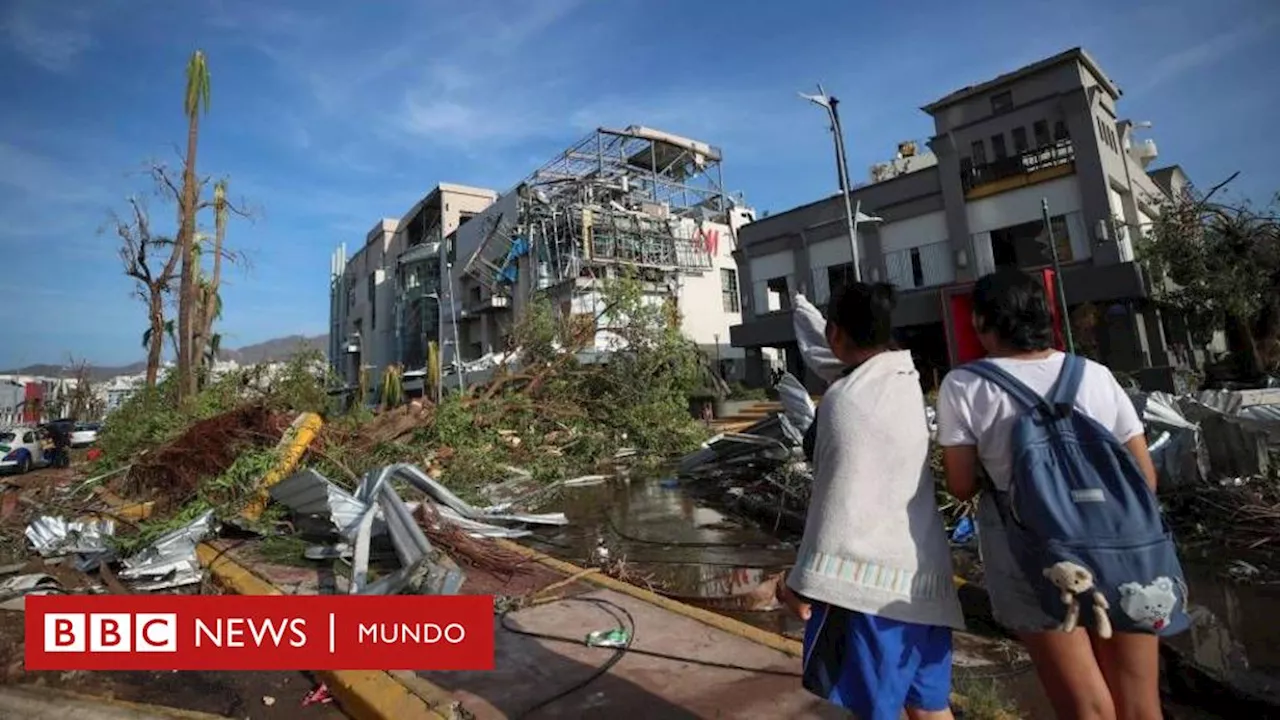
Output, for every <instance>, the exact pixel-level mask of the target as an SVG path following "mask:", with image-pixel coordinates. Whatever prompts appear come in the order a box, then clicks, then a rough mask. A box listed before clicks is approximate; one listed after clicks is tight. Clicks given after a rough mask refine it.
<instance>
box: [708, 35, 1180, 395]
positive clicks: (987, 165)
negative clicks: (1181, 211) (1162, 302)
mask: <svg viewBox="0 0 1280 720" xmlns="http://www.w3.org/2000/svg"><path fill="white" fill-rule="evenodd" d="M1120 96H1121V93H1120V89H1119V88H1118V87H1117V86H1116V85H1115V83H1114V82H1112V81H1111V80H1110V79H1109V78H1108V77H1107V76H1106V74H1105V73H1103V72H1102V70H1101V68H1099V67H1098V64H1097V63H1096V62H1095V61H1094V60H1093V59H1092V58H1091V57H1090V56H1089V54H1088V53H1086V52H1085V51H1083V50H1082V49H1080V48H1074V49H1071V50H1068V51H1066V52H1063V53H1061V54H1058V55H1055V56H1053V57H1050V58H1047V59H1045V60H1041V61H1039V62H1036V63H1033V64H1031V65H1028V66H1026V67H1023V68H1021V69H1018V70H1015V71H1013V72H1011V73H1008V74H1005V75H1001V76H999V77H997V78H995V79H993V80H990V81H987V82H984V83H981V84H978V85H974V86H971V87H966V88H964V89H961V90H958V91H956V92H953V93H951V94H949V95H947V96H946V97H944V98H942V99H940V100H937V101H936V102H933V103H930V104H928V105H926V106H925V107H924V108H923V110H924V111H925V112H927V113H929V114H930V115H931V116H932V117H933V119H934V132H935V134H934V136H933V137H932V139H930V140H929V141H928V145H929V148H930V151H931V152H924V153H921V152H917V149H916V147H915V145H914V143H903V144H902V145H901V146H899V154H898V157H897V158H895V159H894V160H893V161H890V162H888V163H881V164H879V165H877V166H875V167H873V168H872V170H871V180H872V182H871V183H869V184H866V185H862V186H860V187H856V188H854V189H853V191H852V196H853V198H854V199H855V200H856V201H858V202H859V203H860V206H861V209H862V211H863V212H864V213H866V214H867V215H868V216H870V217H871V218H873V219H870V220H868V221H864V222H861V223H860V225H859V227H858V231H857V235H858V239H857V242H858V247H859V259H860V264H861V265H862V268H861V270H862V276H863V278H864V279H865V280H872V281H888V282H892V283H894V284H895V285H897V286H898V288H899V290H900V300H899V306H898V309H897V315H896V316H895V325H897V326H899V327H900V332H901V335H902V338H903V340H904V341H905V343H906V344H907V345H908V346H909V347H910V348H911V349H912V350H913V351H914V352H915V354H916V357H917V360H918V362H919V363H920V364H921V366H922V370H923V371H924V374H925V375H926V382H931V381H932V376H937V375H940V374H941V373H942V372H943V371H945V369H946V368H947V367H949V365H950V358H951V357H952V356H953V351H954V347H953V346H954V344H955V342H954V340H952V339H950V338H951V337H952V336H951V334H950V333H949V327H948V323H949V320H950V319H949V318H948V317H947V316H948V315H949V314H950V311H949V310H948V309H947V308H948V307H949V306H950V305H949V301H948V298H949V296H950V295H951V294H954V293H956V292H962V291H963V290H964V288H966V287H967V285H968V284H970V283H972V281H974V280H976V279H977V278H978V277H981V276H982V275H984V274H986V273H989V272H991V271H993V270H995V269H996V268H1001V267H1007V266H1016V267H1020V268H1023V269H1025V270H1029V271H1030V270H1039V269H1043V268H1045V267H1047V266H1048V265H1049V264H1050V247H1049V244H1048V241H1047V235H1046V233H1045V228H1044V222H1043V220H1042V219H1041V218H1042V214H1041V202H1042V200H1045V201H1047V202H1048V206H1049V213H1050V216H1051V224H1052V227H1053V230H1054V237H1055V239H1056V244H1057V246H1058V252H1059V256H1060V260H1061V263H1062V267H1063V271H1062V279H1063V283H1064V285H1065V292H1066V296H1067V299H1068V302H1069V304H1070V305H1071V306H1072V308H1073V310H1074V309H1075V308H1078V307H1079V306H1081V305H1084V304H1086V303H1088V304H1090V305H1091V306H1092V307H1094V308H1095V309H1096V310H1097V314H1096V318H1097V321H1096V324H1095V325H1094V328H1093V332H1091V333H1089V335H1090V337H1085V338H1082V340H1083V341H1084V342H1086V343H1092V344H1094V347H1095V350H1096V352H1097V354H1099V355H1100V356H1101V357H1102V358H1103V359H1104V360H1105V361H1106V362H1108V363H1109V364H1110V365H1111V366H1112V367H1113V368H1116V369H1120V370H1140V369H1142V368H1149V367H1168V366H1176V365H1179V364H1186V363H1192V362H1195V361H1196V360H1195V357H1194V354H1193V352H1192V345H1191V342H1190V339H1189V337H1188V333H1187V330H1186V328H1185V326H1184V324H1183V323H1181V322H1180V320H1179V318H1176V317H1171V316H1170V314H1169V313H1167V312H1162V311H1161V309H1160V308H1158V307H1155V306H1154V305H1153V304H1152V303H1151V302H1150V301H1149V299H1148V298H1149V288H1148V280H1147V278H1146V277H1145V275H1144V273H1143V271H1142V269H1141V268H1140V266H1139V265H1138V264H1137V263H1136V262H1135V258H1134V245H1135V240H1137V239H1138V238H1139V236H1140V234H1142V233H1145V232H1148V231H1149V228H1150V226H1151V224H1152V222H1153V218H1154V217H1155V216H1156V215H1157V214H1158V212H1159V207H1160V205H1161V203H1162V202H1164V201H1165V199H1166V198H1168V197H1169V196H1170V195H1171V194H1172V193H1176V192H1180V191H1181V190H1182V188H1184V187H1185V186H1186V184H1187V179H1186V177H1185V175H1183V174H1182V172H1181V171H1180V170H1178V169H1177V168H1176V167H1171V168H1163V169H1159V170H1156V169H1150V170H1149V169H1148V168H1149V167H1150V166H1151V164H1152V162H1153V161H1154V160H1155V158H1156V154H1157V153H1156V147H1155V143H1154V142H1153V141H1151V140H1141V139H1139V138H1137V137H1135V132H1136V131H1138V130H1139V129H1140V127H1141V126H1140V125H1135V123H1133V122H1131V121H1129V120H1125V119H1122V118H1121V117H1120V115H1119V114H1118V111H1117V107H1116V104H1117V101H1118V100H1119V99H1120ZM852 255H853V254H852V248H851V243H850V241H849V236H848V232H847V229H846V223H845V221H844V203H843V201H842V199H841V197H840V196H839V195H838V194H837V195H835V196H833V197H829V198H826V199H823V200H819V201H817V202H814V203H810V204H808V205H803V206H800V207H797V208H794V209H791V210H788V211H786V212H783V213H780V214H776V215H772V216H770V217H767V218H763V219H761V220H758V221H756V222H754V223H751V224H749V225H746V226H745V227H743V228H742V230H741V231H740V236H739V245H738V250H737V252H736V253H735V258H736V260H737V262H738V267H739V276H740V278H741V288H742V295H743V297H742V306H743V322H742V324H741V325H737V326H735V327H734V328H732V331H731V341H732V343H733V345H734V346H736V347H741V348H744V349H745V351H746V353H747V369H748V379H749V381H751V382H754V383H763V382H764V380H765V378H766V377H767V374H766V373H767V370H768V368H767V363H766V360H765V358H766V356H767V355H773V354H774V353H772V352H770V351H769V350H768V349H769V348H773V349H775V350H781V351H782V352H781V356H782V357H783V358H785V363H786V365H787V366H788V368H789V369H790V370H791V371H792V372H793V373H796V374H798V375H800V376H803V368H802V364H801V363H800V360H799V358H798V356H797V353H796V348H795V345H794V334H793V331H792V324H791V311H790V307H789V305H790V293H792V292H794V291H796V290H800V291H802V292H804V293H805V294H806V296H807V297H808V298H809V299H810V300H812V301H813V302H814V303H815V304H817V305H818V306H819V307H823V306H824V305H825V304H826V303H827V302H828V300H829V298H830V295H831V289H832V288H833V287H835V286H838V285H840V284H841V283H843V282H846V281H847V280H848V279H849V278H851V277H852V275H853V273H852V264H851V262H852Z"/></svg>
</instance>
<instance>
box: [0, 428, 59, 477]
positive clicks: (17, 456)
mask: <svg viewBox="0 0 1280 720" xmlns="http://www.w3.org/2000/svg"><path fill="white" fill-rule="evenodd" d="M47 463H48V459H47V458H46V457H45V456H44V446H43V445H42V444H41V441H40V432H39V431H38V430H36V429H35V428H33V427H30V426H28V425H19V426H17V427H11V428H4V429H0V472H16V473H18V474H22V473H25V472H26V471H28V470H30V469H32V468H35V467H41V466H43V465H46V464H47Z"/></svg>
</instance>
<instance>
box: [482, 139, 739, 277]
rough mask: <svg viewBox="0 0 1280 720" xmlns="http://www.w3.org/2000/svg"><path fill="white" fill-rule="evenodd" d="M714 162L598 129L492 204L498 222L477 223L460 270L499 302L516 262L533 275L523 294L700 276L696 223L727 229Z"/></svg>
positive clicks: (670, 142) (705, 265) (701, 146)
mask: <svg viewBox="0 0 1280 720" xmlns="http://www.w3.org/2000/svg"><path fill="white" fill-rule="evenodd" d="M720 161H721V153H720V150H719V149H718V148H716V147H713V146H711V145H707V144H705V143H701V142H698V141H696V140H690V139H688V138H682V137H679V136H677V135H672V134H670V133H665V132H662V131H659V130H653V129H651V128H645V127H640V126H636V125H633V126H630V127H628V128H626V129H625V130H609V129H605V128H600V129H598V130H596V131H595V132H593V133H591V134H590V135H588V136H587V137H585V138H583V139H582V140H581V141H580V142H578V143H577V144H576V145H574V146H573V147H571V148H569V149H568V150H565V151H564V152H563V153H561V154H560V155H559V156H557V157H556V158H555V159H553V160H551V161H550V162H548V163H547V164H545V165H543V166H542V167H540V168H538V169H537V170H535V171H534V172H533V174H531V175H530V176H529V177H528V178H526V179H525V180H524V181H523V182H522V183H520V184H519V185H518V186H517V187H516V189H515V190H513V191H512V192H513V193H514V194H515V197H514V198H504V199H499V201H498V202H497V203H495V205H496V206H500V207H503V208H505V212H504V211H498V212H495V213H491V214H489V215H488V217H486V218H485V219H484V220H483V221H482V222H483V223H484V225H483V226H482V227H483V230H482V232H483V233H484V237H483V238H482V240H481V242H480V244H479V247H478V248H477V250H476V252H475V253H474V254H473V255H472V256H471V257H470V258H469V259H467V261H466V263H465V265H464V266H463V269H464V271H465V272H466V273H468V274H469V275H471V276H473V277H475V278H476V279H477V280H478V281H480V282H481V283H482V284H484V285H485V286H487V287H488V289H489V290H490V292H492V293H494V294H507V293H509V288H510V287H511V286H512V285H514V284H515V283H516V282H517V278H518V274H519V272H520V267H521V259H522V258H524V257H530V258H531V260H532V262H531V263H529V264H526V265H525V267H531V268H536V282H535V283H534V284H533V285H532V286H531V287H530V289H531V290H532V289H536V288H546V287H549V286H551V285H556V284H559V283H561V282H565V281H568V280H572V279H576V278H579V277H584V276H586V277H594V276H596V275H597V271H598V270H599V269H601V268H603V267H607V266H622V267H631V268H637V269H642V270H645V271H647V274H649V275H654V274H658V275H662V274H668V275H669V274H674V273H680V272H703V271H706V270H708V269H710V267H711V255H710V252H709V248H708V247H707V245H706V243H705V242H704V238H703V236H702V234H701V231H700V226H701V223H702V222H706V221H712V222H721V223H724V222H727V216H728V212H729V210H730V208H731V202H730V199H729V197H728V196H727V195H726V193H725V192H724V189H723V184H722V183H723V178H722V173H721V167H720ZM504 200H508V202H504ZM510 200H514V202H509V201H510Z"/></svg>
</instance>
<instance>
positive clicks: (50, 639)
mask: <svg viewBox="0 0 1280 720" xmlns="http://www.w3.org/2000/svg"><path fill="white" fill-rule="evenodd" d="M44 651H45V652H47V653H83V652H94V653H99V652H106V653H131V652H160V653H176V652H178V614H177V613H49V614H47V615H45V616H44Z"/></svg>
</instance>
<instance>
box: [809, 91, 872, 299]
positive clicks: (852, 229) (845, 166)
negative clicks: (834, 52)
mask: <svg viewBox="0 0 1280 720" xmlns="http://www.w3.org/2000/svg"><path fill="white" fill-rule="evenodd" d="M799 95H800V97H801V98H802V99H805V100H808V101H809V102H811V103H813V104H814V105H818V106H821V107H823V108H825V109H826V111H827V116H828V117H829V118H831V132H832V134H833V135H834V136H835V148H836V172H837V174H838V175H839V177H840V194H841V195H842V196H844V214H845V224H846V225H847V226H848V229H849V243H850V245H851V246H852V248H853V279H854V281H855V282H862V262H861V259H860V258H859V257H858V212H859V209H860V207H861V204H862V203H861V201H859V203H858V205H859V208H854V207H853V205H852V203H851V201H850V199H849V163H848V158H846V157H845V153H844V131H843V130H842V129H841V127H840V111H839V109H838V106H839V105H840V101H839V100H838V99H836V98H834V97H832V96H830V95H828V94H827V93H826V91H825V90H823V89H822V84H821V83H819V84H818V94H817V95H807V94H805V93H799Z"/></svg>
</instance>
